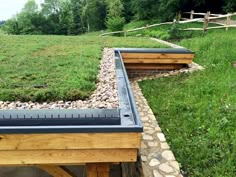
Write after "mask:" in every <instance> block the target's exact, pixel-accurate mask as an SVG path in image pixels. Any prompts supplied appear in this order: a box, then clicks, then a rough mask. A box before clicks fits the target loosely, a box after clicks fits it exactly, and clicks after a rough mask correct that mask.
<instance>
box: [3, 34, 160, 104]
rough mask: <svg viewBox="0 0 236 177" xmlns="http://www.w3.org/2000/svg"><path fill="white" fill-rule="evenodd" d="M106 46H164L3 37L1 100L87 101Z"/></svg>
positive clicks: (138, 41) (148, 42)
mask: <svg viewBox="0 0 236 177" xmlns="http://www.w3.org/2000/svg"><path fill="white" fill-rule="evenodd" d="M104 47H160V45H159V44H158V43H156V42H154V41H151V40H149V39H148V38H140V39H137V38H125V39H124V38H116V37H104V38H101V37H94V36H81V37H66V36H8V35H0V100H2V101H15V100H20V101H29V100H31V101H39V102H42V101H55V100H76V99H85V98H86V97H88V96H89V95H90V94H91V92H92V91H93V90H94V89H95V86H96V78H97V74H98V71H99V61H100V59H101V57H102V49H103V48H104Z"/></svg>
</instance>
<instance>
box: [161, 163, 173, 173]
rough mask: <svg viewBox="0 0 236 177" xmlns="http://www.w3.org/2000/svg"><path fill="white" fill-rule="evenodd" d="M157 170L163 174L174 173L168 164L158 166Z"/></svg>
mask: <svg viewBox="0 0 236 177" xmlns="http://www.w3.org/2000/svg"><path fill="white" fill-rule="evenodd" d="M159 169H160V170H161V171H163V172H165V173H172V172H174V169H173V168H172V167H171V166H170V165H169V164H168V163H163V164H161V165H160V166H159Z"/></svg>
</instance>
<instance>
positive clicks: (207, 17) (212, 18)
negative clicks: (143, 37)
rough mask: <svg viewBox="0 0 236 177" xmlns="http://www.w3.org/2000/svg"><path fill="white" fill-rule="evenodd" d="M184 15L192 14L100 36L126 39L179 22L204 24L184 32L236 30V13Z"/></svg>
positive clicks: (192, 12)
mask: <svg viewBox="0 0 236 177" xmlns="http://www.w3.org/2000/svg"><path fill="white" fill-rule="evenodd" d="M183 14H190V19H188V18H182V17H181V14H179V15H178V20H174V21H173V22H164V23H157V24H152V25H146V26H143V27H139V28H135V29H128V30H123V31H114V32H107V33H103V34H101V35H100V36H106V35H113V34H124V36H125V37H126V36H127V34H128V33H129V32H134V31H141V30H146V29H149V28H153V27H157V26H161V25H171V24H174V23H176V22H178V23H179V24H185V23H192V22H201V23H203V28H186V29H182V30H183V31H204V32H205V31H207V30H210V29H220V28H225V29H226V31H227V30H228V29H229V28H235V27H236V21H235V24H231V22H232V21H231V17H232V16H236V12H235V13H228V14H225V15H222V14H211V13H210V12H209V11H208V12H207V13H195V12H194V11H193V10H192V11H191V12H184V13H183ZM194 15H198V16H204V18H194ZM225 18H226V22H225V23H220V22H217V21H216V20H217V19H225ZM181 19H182V20H181ZM209 23H213V24H216V25H218V26H214V27H208V25H209Z"/></svg>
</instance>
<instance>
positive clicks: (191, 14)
mask: <svg viewBox="0 0 236 177" xmlns="http://www.w3.org/2000/svg"><path fill="white" fill-rule="evenodd" d="M193 15H194V10H191V12H190V19H191V20H192V19H193Z"/></svg>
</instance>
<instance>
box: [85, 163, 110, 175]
mask: <svg viewBox="0 0 236 177" xmlns="http://www.w3.org/2000/svg"><path fill="white" fill-rule="evenodd" d="M109 172H110V165H109V163H90V164H86V174H87V177H109Z"/></svg>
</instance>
